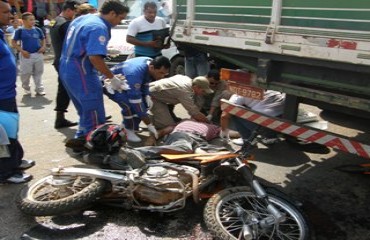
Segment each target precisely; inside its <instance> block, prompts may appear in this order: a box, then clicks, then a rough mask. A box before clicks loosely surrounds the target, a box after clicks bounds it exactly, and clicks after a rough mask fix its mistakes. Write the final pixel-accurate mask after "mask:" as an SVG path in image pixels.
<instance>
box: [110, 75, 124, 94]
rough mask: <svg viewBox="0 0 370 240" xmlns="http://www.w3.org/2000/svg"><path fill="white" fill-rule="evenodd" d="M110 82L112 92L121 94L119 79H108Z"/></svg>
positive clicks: (116, 77)
mask: <svg viewBox="0 0 370 240" xmlns="http://www.w3.org/2000/svg"><path fill="white" fill-rule="evenodd" d="M109 80H110V86H111V88H112V89H113V90H115V91H118V92H122V89H121V79H120V78H119V77H118V76H114V77H113V78H111V79H109Z"/></svg>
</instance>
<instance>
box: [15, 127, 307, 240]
mask: <svg viewBox="0 0 370 240" xmlns="http://www.w3.org/2000/svg"><path fill="white" fill-rule="evenodd" d="M122 136H124V131H123V130H122V129H121V128H120V127H119V126H117V125H114V124H106V125H104V126H103V127H101V128H99V129H98V130H95V131H94V132H93V133H92V134H89V136H88V137H87V144H86V145H87V146H89V149H90V150H89V151H87V152H86V153H85V154H84V157H83V159H85V161H86V162H89V163H92V162H94V163H95V164H96V163H99V164H103V166H107V165H109V166H110V167H104V168H94V167H90V166H84V167H66V168H64V167H58V168H55V169H52V171H51V174H50V175H49V176H46V177H44V178H42V179H40V180H38V181H37V182H35V183H33V184H32V185H31V186H29V187H25V188H24V189H22V190H21V192H20V194H19V196H18V200H17V205H18V207H19V209H20V210H21V211H22V212H24V213H26V214H29V215H34V216H51V215H60V214H65V213H68V212H71V211H74V210H79V209H84V208H86V207H87V206H89V205H91V204H92V203H97V202H100V203H105V204H110V205H113V206H117V207H123V208H126V209H139V210H149V211H156V212H173V211H176V210H179V209H183V208H184V207H185V205H186V200H187V198H190V197H192V199H193V200H194V201H195V202H196V203H198V202H200V201H206V204H205V208H204V221H205V223H206V226H207V228H208V229H209V230H210V232H211V234H212V235H213V236H214V237H215V239H248V240H251V239H260V240H261V239H290V240H291V239H297V240H298V239H299V240H307V239H310V234H311V232H310V229H309V225H308V222H307V221H306V219H305V217H304V215H303V213H302V212H301V211H300V210H299V208H298V207H297V206H295V204H294V203H293V202H292V201H290V200H289V199H288V198H287V197H286V196H285V195H283V194H282V193H280V192H279V191H277V190H275V189H274V188H270V187H268V188H267V187H264V186H263V185H262V184H260V182H259V181H258V179H257V178H256V177H254V170H255V165H253V164H251V163H250V162H249V161H248V157H249V156H250V147H248V146H243V147H242V148H241V150H239V151H236V152H214V153H201V154H197V153H185V154H173V153H174V151H173V150H171V149H170V148H169V149H170V151H163V149H166V148H160V151H159V153H160V158H153V157H151V158H150V159H143V158H142V156H143V154H142V153H140V151H137V150H135V149H129V148H128V147H127V146H125V145H124V141H123V140H122ZM249 146H252V144H249ZM167 150H168V149H167ZM166 153H167V154H166Z"/></svg>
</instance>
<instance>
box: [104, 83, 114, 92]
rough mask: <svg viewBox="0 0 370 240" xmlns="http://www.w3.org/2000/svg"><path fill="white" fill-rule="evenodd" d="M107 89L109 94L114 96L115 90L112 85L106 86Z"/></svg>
mask: <svg viewBox="0 0 370 240" xmlns="http://www.w3.org/2000/svg"><path fill="white" fill-rule="evenodd" d="M104 87H105V89H107V92H108V93H110V94H114V90H113V88H112V86H111V85H110V84H104Z"/></svg>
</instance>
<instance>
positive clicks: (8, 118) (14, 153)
mask: <svg viewBox="0 0 370 240" xmlns="http://www.w3.org/2000/svg"><path fill="white" fill-rule="evenodd" d="M0 111H1V114H3V115H2V116H1V117H0V126H2V127H3V128H9V129H3V130H5V131H6V132H7V133H5V135H6V136H5V137H7V138H8V140H9V144H7V145H2V146H3V147H2V148H1V150H0V182H8V183H23V182H27V181H29V180H31V178H32V175H30V174H25V173H23V172H22V171H21V170H20V169H18V168H19V167H20V166H21V163H22V158H23V148H22V145H21V144H20V143H19V141H18V140H17V139H16V135H17V132H18V125H19V118H18V117H17V114H18V110H17V104H16V100H15V98H14V99H6V100H0ZM8 114H9V115H8ZM2 121H4V122H2ZM8 134H10V135H14V136H10V135H8ZM3 137H4V136H3ZM33 165H34V162H33Z"/></svg>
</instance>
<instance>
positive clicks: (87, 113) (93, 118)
mask: <svg viewBox="0 0 370 240" xmlns="http://www.w3.org/2000/svg"><path fill="white" fill-rule="evenodd" d="M89 80H91V83H89V84H88V85H89V86H88V87H87V88H88V94H83V95H82V96H81V95H80V100H81V115H80V125H79V130H78V131H77V133H76V137H81V136H86V135H87V134H88V133H89V132H90V131H91V130H93V129H94V128H96V126H98V125H100V124H103V123H105V109H104V100H103V89H102V86H101V84H100V82H98V83H96V82H95V81H94V79H89ZM95 80H96V81H99V80H98V79H97V77H96V79H95ZM94 82H95V84H94Z"/></svg>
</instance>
